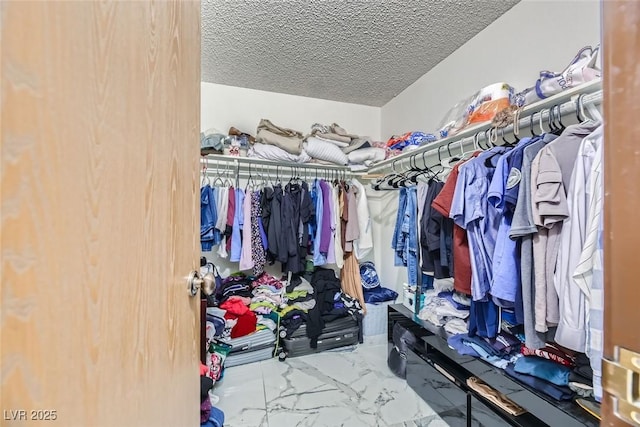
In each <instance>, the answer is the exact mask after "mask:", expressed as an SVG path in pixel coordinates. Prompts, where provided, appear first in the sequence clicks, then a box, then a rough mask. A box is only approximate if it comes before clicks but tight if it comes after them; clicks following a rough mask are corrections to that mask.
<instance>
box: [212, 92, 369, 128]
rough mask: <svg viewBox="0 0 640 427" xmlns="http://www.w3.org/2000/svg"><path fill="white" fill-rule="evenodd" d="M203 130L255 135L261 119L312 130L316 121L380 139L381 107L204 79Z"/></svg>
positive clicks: (289, 126)
mask: <svg viewBox="0 0 640 427" xmlns="http://www.w3.org/2000/svg"><path fill="white" fill-rule="evenodd" d="M201 87H202V91H201V116H200V123H201V125H200V127H201V130H206V129H209V128H216V129H218V130H219V131H221V132H223V133H226V132H227V131H228V130H229V128H230V127H231V126H234V127H236V128H238V129H240V130H241V131H243V132H247V133H250V134H252V135H255V133H256V127H257V126H258V123H259V122H260V119H263V118H264V119H269V120H271V121H272V122H273V123H275V124H276V125H278V126H282V127H287V128H291V129H295V130H298V131H300V132H302V133H308V132H310V131H311V125H312V124H314V123H322V124H331V123H338V124H339V125H340V126H342V127H343V128H344V129H346V130H347V132H349V133H352V134H356V135H361V136H369V137H371V138H374V139H375V140H378V139H380V108H379V107H370V106H366V105H358V104H347V103H345V102H336V101H327V100H324V99H317V98H307V97H304V96H296V95H287V94H283V93H275V92H266V91H262V90H254V89H245V88H240V87H233V86H225V85H219V84H214V83H206V82H202V83H201Z"/></svg>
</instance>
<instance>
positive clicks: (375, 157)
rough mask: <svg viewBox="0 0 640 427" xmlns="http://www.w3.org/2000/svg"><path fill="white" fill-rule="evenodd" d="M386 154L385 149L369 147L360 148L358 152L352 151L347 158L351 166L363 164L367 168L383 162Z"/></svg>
mask: <svg viewBox="0 0 640 427" xmlns="http://www.w3.org/2000/svg"><path fill="white" fill-rule="evenodd" d="M385 155H386V152H385V150H384V149H383V148H377V147H369V148H359V149H357V150H354V151H351V152H350V153H349V154H348V155H347V158H348V159H349V163H351V164H363V165H366V166H370V165H372V164H374V163H376V162H381V161H382V160H384V158H385Z"/></svg>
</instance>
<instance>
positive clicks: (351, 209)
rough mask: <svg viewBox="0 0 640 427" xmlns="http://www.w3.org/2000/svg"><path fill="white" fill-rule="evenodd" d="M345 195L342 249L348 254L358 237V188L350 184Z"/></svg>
mask: <svg viewBox="0 0 640 427" xmlns="http://www.w3.org/2000/svg"><path fill="white" fill-rule="evenodd" d="M345 196H347V201H346V208H345V212H347V214H346V215H343V218H344V221H345V224H344V241H345V243H344V251H345V253H346V254H349V253H351V252H353V250H354V246H355V242H356V241H357V240H358V239H359V238H360V221H359V218H358V189H357V188H356V187H355V186H354V185H351V187H350V188H349V190H348V192H347V191H345ZM356 258H357V256H356ZM363 307H364V306H363Z"/></svg>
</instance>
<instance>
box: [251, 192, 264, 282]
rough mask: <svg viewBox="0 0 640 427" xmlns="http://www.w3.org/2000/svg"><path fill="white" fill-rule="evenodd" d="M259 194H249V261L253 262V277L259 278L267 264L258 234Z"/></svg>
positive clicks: (260, 235)
mask: <svg viewBox="0 0 640 427" xmlns="http://www.w3.org/2000/svg"><path fill="white" fill-rule="evenodd" d="M260 214H261V209H260V192H259V191H254V192H253V193H252V194H251V238H250V241H251V243H250V244H251V259H252V261H253V275H254V276H260V275H261V274H262V273H264V266H265V264H266V262H267V259H266V256H265V247H264V244H263V243H262V234H261V232H260V228H261V227H260Z"/></svg>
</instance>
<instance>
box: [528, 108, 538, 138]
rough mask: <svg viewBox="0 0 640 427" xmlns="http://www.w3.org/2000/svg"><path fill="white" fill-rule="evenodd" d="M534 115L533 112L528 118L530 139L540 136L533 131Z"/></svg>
mask: <svg viewBox="0 0 640 427" xmlns="http://www.w3.org/2000/svg"><path fill="white" fill-rule="evenodd" d="M535 115H536V113H535V112H534V113H533V114H531V115H530V116H529V133H531V137H532V138H536V137H538V136H540V134H537V133H535V132H534V131H533V116H535Z"/></svg>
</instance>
